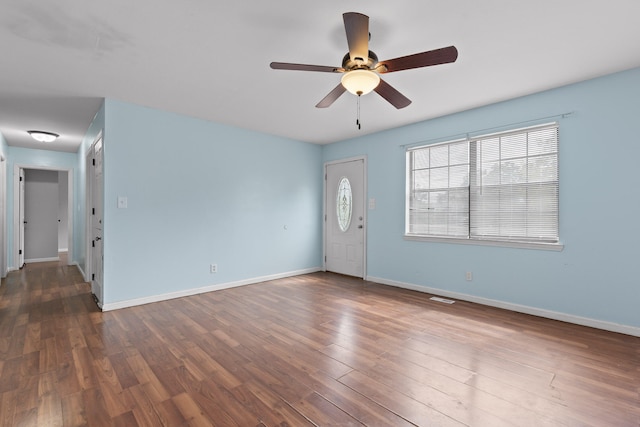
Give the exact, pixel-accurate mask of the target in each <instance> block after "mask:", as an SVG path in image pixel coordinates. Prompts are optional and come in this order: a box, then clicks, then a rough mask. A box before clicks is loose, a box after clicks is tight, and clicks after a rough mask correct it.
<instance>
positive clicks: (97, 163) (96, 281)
mask: <svg viewBox="0 0 640 427" xmlns="http://www.w3.org/2000/svg"><path fill="white" fill-rule="evenodd" d="M102 158H103V155H102V138H100V139H98V140H97V141H96V143H95V144H94V146H93V159H94V162H93V163H94V165H93V174H92V180H93V182H92V185H91V196H92V201H93V208H92V212H91V214H92V215H91V224H92V248H91V249H92V251H91V254H92V256H91V258H92V259H91V266H92V268H91V271H92V274H91V291H92V292H93V294H94V295H95V296H96V298H97V299H98V305H99V306H100V307H102V302H103V298H104V289H103V266H104V256H103V240H102V239H103V234H102V231H103V197H102V194H103V167H102V164H103V162H102Z"/></svg>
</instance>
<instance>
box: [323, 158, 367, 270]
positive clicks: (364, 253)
mask: <svg viewBox="0 0 640 427" xmlns="http://www.w3.org/2000/svg"><path fill="white" fill-rule="evenodd" d="M359 160H362V168H363V171H362V175H363V177H362V191H363V195H362V203H363V204H364V206H363V207H362V216H363V218H364V220H363V222H364V235H363V242H362V278H363V279H364V280H367V234H368V230H369V223H368V221H367V216H368V215H367V211H368V202H367V201H368V190H367V188H368V187H367V177H368V173H367V156H356V157H348V158H346V159H338V160H332V161H330V162H325V163H324V181H323V185H322V187H323V191H322V206H323V208H322V211H323V218H322V271H327V231H328V230H327V215H328V212H327V193H328V191H327V174H328V172H327V169H328V167H329V166H330V165H336V164H340V163H349V162H353V161H359Z"/></svg>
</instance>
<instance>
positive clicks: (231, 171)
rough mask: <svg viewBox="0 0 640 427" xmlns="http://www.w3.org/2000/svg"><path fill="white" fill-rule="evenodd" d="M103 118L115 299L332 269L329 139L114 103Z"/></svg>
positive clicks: (107, 243) (108, 273)
mask: <svg viewBox="0 0 640 427" xmlns="http://www.w3.org/2000/svg"><path fill="white" fill-rule="evenodd" d="M104 113H105V131H104V166H105V172H104V177H105V198H104V200H105V210H104V212H105V214H104V219H105V231H104V259H105V265H104V284H105V285H104V302H105V303H106V304H108V303H114V302H118V301H125V300H130V299H135V298H142V297H148V296H153V295H160V294H165V293H171V292H178V291H181V290H188V289H192V288H198V287H203V286H208V285H215V284H219V283H229V282H234V281H239V280H246V279H253V278H257V277H264V276H268V275H272V274H280V273H285V272H293V271H298V270H302V269H309V268H318V267H320V266H321V265H322V263H321V248H322V239H321V236H322V228H321V224H322V223H321V217H322V153H321V150H322V149H321V147H320V146H317V145H312V144H306V143H301V142H297V141H291V140H287V139H283V138H279V137H274V136H268V135H265V134H260V133H255V132H250V131H247V130H241V129H237V128H233V127H229V126H224V125H220V124H216V123H211V122H206V121H202V120H197V119H193V118H188V117H184V116H179V115H176V114H170V113H165V112H161V111H157V110H153V109H149V108H144V107H140V106H135V105H131V104H126V103H123V102H119V101H115V100H110V99H107V100H106V101H105V112H104ZM118 196H125V197H127V198H128V208H127V209H117V204H116V202H117V197H118ZM285 226H286V229H285ZM211 263H217V265H218V270H219V272H218V273H217V274H210V273H209V264H211Z"/></svg>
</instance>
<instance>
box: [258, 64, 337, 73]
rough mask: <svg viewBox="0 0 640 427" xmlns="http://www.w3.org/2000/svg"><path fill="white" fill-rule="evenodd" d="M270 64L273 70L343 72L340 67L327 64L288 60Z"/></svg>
mask: <svg viewBox="0 0 640 427" xmlns="http://www.w3.org/2000/svg"><path fill="white" fill-rule="evenodd" d="M270 66H271V68H273V69H274V70H293V71H320V72H322V73H342V72H344V70H343V69H342V68H339V67H329V66H327V65H308V64H290V63H288V62H272V63H271V65H270Z"/></svg>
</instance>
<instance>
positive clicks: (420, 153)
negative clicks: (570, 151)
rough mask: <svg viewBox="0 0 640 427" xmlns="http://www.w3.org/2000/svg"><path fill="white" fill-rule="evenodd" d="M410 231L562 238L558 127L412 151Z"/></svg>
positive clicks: (420, 234) (409, 159)
mask: <svg viewBox="0 0 640 427" xmlns="http://www.w3.org/2000/svg"><path fill="white" fill-rule="evenodd" d="M407 174H408V179H407V183H408V192H407V222H406V234H407V236H409V237H434V238H438V237H443V238H449V239H451V238H454V239H464V240H470V241H483V240H484V241H501V242H520V243H542V244H557V243H558V241H559V239H558V126H557V124H555V123H554V124H548V125H543V126H537V127H532V128H527V129H519V130H514V131H511V132H502V133H496V134H491V135H484V136H480V137H476V138H469V139H465V140H456V141H450V142H446V143H442V144H434V145H429V146H422V147H417V148H412V149H410V150H408V151H407Z"/></svg>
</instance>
